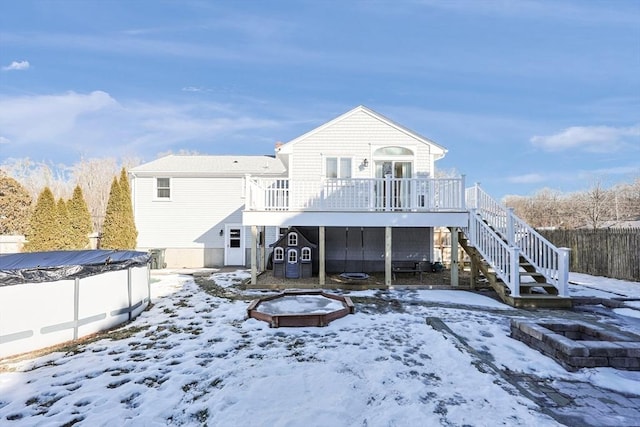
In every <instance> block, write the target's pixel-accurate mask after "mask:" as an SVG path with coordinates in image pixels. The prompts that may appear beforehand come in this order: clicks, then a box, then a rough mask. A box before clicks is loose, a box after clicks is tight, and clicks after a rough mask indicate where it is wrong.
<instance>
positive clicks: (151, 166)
mask: <svg viewBox="0 0 640 427" xmlns="http://www.w3.org/2000/svg"><path fill="white" fill-rule="evenodd" d="M129 172H130V173H132V174H134V175H137V176H156V175H158V174H163V175H165V176H220V177H239V176H244V175H246V174H251V175H282V174H284V173H285V169H284V165H283V164H282V162H281V161H280V160H278V159H275V158H273V157H271V156H205V155H195V156H186V155H175V154H171V155H169V156H166V157H162V158H159V159H156V160H153V161H151V162H149V163H144V164H142V165H140V166H137V167H135V168H132V169H130V170H129Z"/></svg>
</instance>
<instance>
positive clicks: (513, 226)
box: [466, 185, 569, 297]
mask: <svg viewBox="0 0 640 427" xmlns="http://www.w3.org/2000/svg"><path fill="white" fill-rule="evenodd" d="M466 200H467V205H468V206H469V207H470V208H471V210H472V215H471V218H470V227H469V233H470V234H471V235H469V236H468V237H469V241H470V243H471V244H472V245H474V246H476V247H477V248H478V249H479V246H478V245H483V244H485V243H483V242H481V241H475V242H474V241H473V239H474V238H480V237H481V236H484V234H482V235H479V234H478V232H477V231H473V230H472V228H473V227H472V224H474V223H475V222H477V221H476V219H479V222H480V223H481V224H482V225H480V224H477V223H476V224H475V226H476V227H478V228H487V229H490V231H492V232H493V235H491V234H489V235H491V236H492V237H493V238H497V239H500V240H501V241H502V242H503V243H504V244H505V245H506V246H507V247H509V248H511V252H510V253H512V255H510V256H513V257H514V258H515V259H516V260H518V259H519V258H520V256H522V257H524V258H525V259H526V260H527V261H528V262H529V263H530V264H531V265H532V266H534V267H535V269H536V271H537V272H538V273H540V274H542V275H543V276H544V277H545V279H546V281H547V283H549V284H552V285H553V286H554V287H555V288H556V289H557V290H558V295H559V296H563V297H567V296H569V288H568V283H569V249H567V248H557V247H556V246H554V245H553V244H552V243H551V242H549V241H548V240H547V239H545V238H544V237H542V235H541V234H540V233H538V232H537V231H536V230H535V229H533V228H532V227H530V226H529V225H528V224H527V223H526V222H524V221H523V220H522V219H520V218H519V217H518V216H516V215H515V214H514V213H513V209H509V208H506V207H504V206H502V205H501V204H500V203H498V202H496V201H495V200H493V199H492V198H491V196H489V195H488V194H487V193H485V192H484V191H483V190H482V189H481V188H480V186H479V185H475V186H474V187H472V188H468V189H467V190H466ZM483 238H484V237H483ZM495 244H496V245H497V243H495ZM514 249H515V251H514ZM482 255H483V256H485V259H486V260H487V262H489V263H490V264H491V265H492V267H494V268H495V269H496V273H498V270H500V269H502V268H504V263H505V261H504V260H503V259H502V258H500V257H496V258H495V259H492V258H490V257H489V256H490V255H491V254H490V253H483V254H482ZM508 262H509V263H512V262H514V260H509V261H508ZM494 264H495V265H494ZM513 276H514V277H511V276H509V277H507V279H508V280H510V281H513V280H517V282H513V283H511V282H510V284H509V287H510V289H511V286H513V287H516V288H518V289H519V282H520V279H519V277H518V278H517V279H516V278H515V276H519V275H518V274H516V275H513ZM501 279H502V280H503V281H505V283H507V280H505V278H504V277H501ZM511 291H512V292H514V289H511Z"/></svg>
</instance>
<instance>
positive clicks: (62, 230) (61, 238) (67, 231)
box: [54, 198, 72, 249]
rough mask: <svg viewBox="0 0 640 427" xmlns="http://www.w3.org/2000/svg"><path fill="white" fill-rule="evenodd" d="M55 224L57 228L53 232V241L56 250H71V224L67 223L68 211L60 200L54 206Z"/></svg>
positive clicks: (64, 203)
mask: <svg viewBox="0 0 640 427" xmlns="http://www.w3.org/2000/svg"><path fill="white" fill-rule="evenodd" d="M56 213H57V218H56V220H57V223H58V227H57V228H56V230H55V233H54V234H55V240H56V241H57V242H58V243H57V248H58V249H71V248H72V236H71V223H70V221H69V209H68V208H67V204H66V202H65V201H64V200H63V199H62V198H60V199H58V203H57V204H56Z"/></svg>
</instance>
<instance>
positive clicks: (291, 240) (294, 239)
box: [287, 233, 298, 246]
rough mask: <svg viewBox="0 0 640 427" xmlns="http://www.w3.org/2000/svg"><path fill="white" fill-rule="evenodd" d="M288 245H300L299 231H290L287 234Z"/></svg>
mask: <svg viewBox="0 0 640 427" xmlns="http://www.w3.org/2000/svg"><path fill="white" fill-rule="evenodd" d="M287 246H298V233H289V235H288V236H287Z"/></svg>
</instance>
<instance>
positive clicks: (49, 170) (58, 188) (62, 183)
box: [2, 158, 74, 201]
mask: <svg viewBox="0 0 640 427" xmlns="http://www.w3.org/2000/svg"><path fill="white" fill-rule="evenodd" d="M2 169H4V170H5V171H6V172H7V174H8V175H10V176H12V177H13V178H15V179H16V180H17V181H18V182H20V184H22V186H23V187H24V188H25V189H26V190H27V191H28V192H29V195H30V196H31V199H32V200H34V201H35V200H37V199H38V196H39V195H40V192H42V190H43V189H44V188H45V187H48V188H49V189H50V190H51V192H52V193H53V196H54V197H55V198H64V199H68V198H70V197H71V195H72V194H73V187H74V186H73V185H72V183H71V182H70V181H69V168H68V167H67V166H65V165H62V164H58V165H55V164H53V163H46V162H34V161H32V160H31V159H29V158H24V159H14V158H11V159H8V160H6V161H5V162H4V163H3V164H2Z"/></svg>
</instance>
